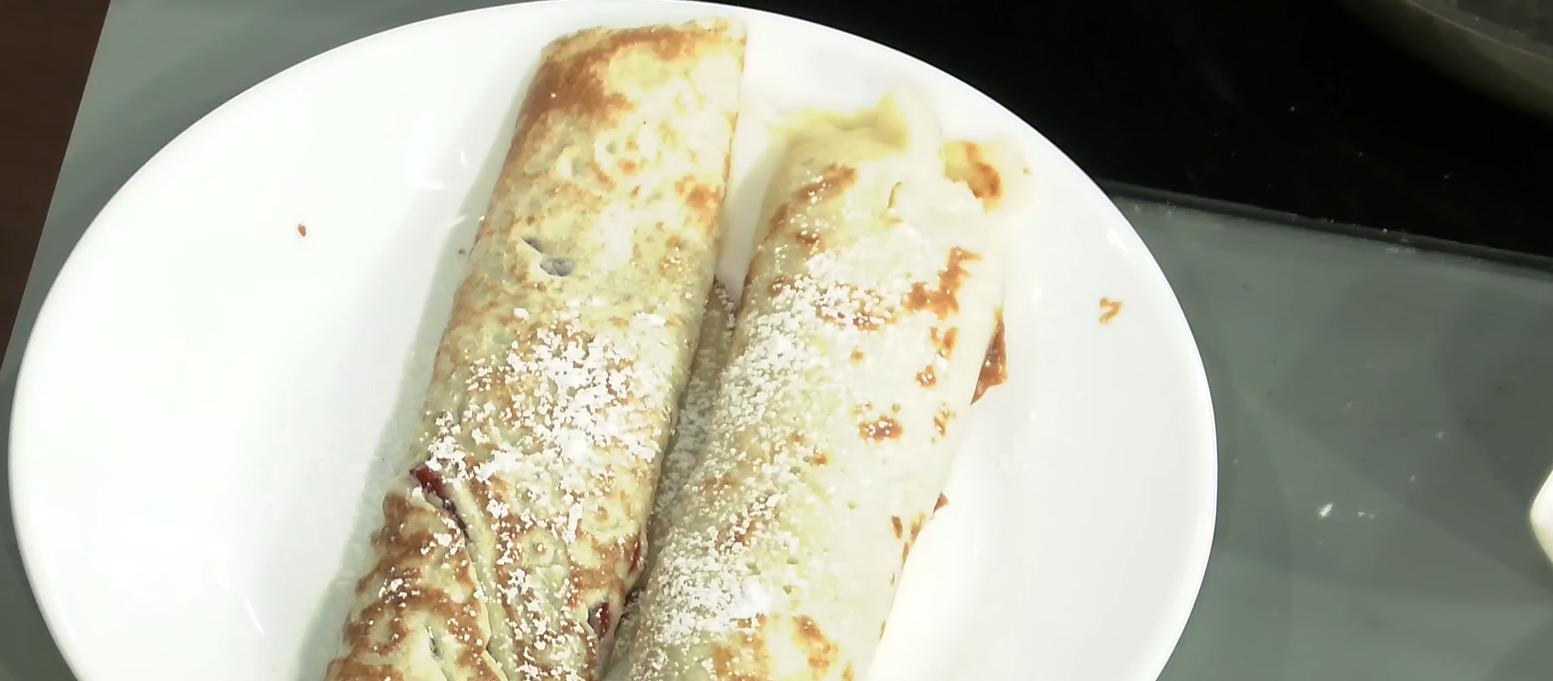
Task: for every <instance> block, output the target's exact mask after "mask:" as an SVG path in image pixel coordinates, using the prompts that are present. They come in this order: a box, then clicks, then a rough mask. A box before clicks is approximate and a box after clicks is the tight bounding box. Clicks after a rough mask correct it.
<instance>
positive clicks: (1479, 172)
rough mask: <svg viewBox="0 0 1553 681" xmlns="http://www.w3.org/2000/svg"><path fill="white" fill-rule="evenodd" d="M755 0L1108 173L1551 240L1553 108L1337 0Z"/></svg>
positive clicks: (1336, 214)
mask: <svg viewBox="0 0 1553 681" xmlns="http://www.w3.org/2000/svg"><path fill="white" fill-rule="evenodd" d="M751 4H754V5H756V6H759V7H761V8H763V9H770V10H773V11H777V12H781V13H785V14H792V15H796V16H799V17H803V18H805V19H810V20H814V21H818V22H821V23H825V24H830V25H832V26H836V27H838V28H842V29H845V30H847V31H851V32H853V33H858V34H860V35H863V36H865V37H868V38H872V39H874V40H877V41H880V42H883V43H885V44H888V45H891V46H893V47H897V48H899V49H902V50H904V51H906V52H909V53H911V54H913V55H915V56H917V57H921V58H923V59H925V60H927V61H929V62H931V63H933V64H935V65H937V66H939V67H941V68H944V69H945V70H947V71H949V72H951V73H953V74H955V75H956V76H959V77H960V78H962V79H963V80H965V81H967V82H969V83H970V84H971V85H974V86H976V87H977V88H979V89H981V90H982V91H984V92H986V93H988V94H990V95H992V96H993V97H994V98H996V99H998V100H999V101H1001V102H1003V103H1004V104H1005V105H1007V106H1009V107H1010V108H1012V109H1013V110H1014V111H1015V112H1017V113H1018V114H1019V115H1021V116H1022V117H1024V118H1025V119H1026V120H1027V121H1029V122H1030V123H1032V124H1033V125H1034V126H1035V127H1036V128H1037V129H1039V130H1040V131H1041V132H1042V133H1044V134H1045V135H1046V136H1047V137H1048V138H1050V139H1051V140H1052V141H1053V142H1055V143H1056V144H1057V146H1059V147H1061V148H1062V149H1063V150H1064V151H1066V152H1067V153H1068V154H1069V155H1070V156H1071V157H1073V159H1074V160H1075V161H1077V162H1078V164H1079V165H1080V166H1082V167H1083V168H1084V169H1085V170H1086V171H1088V172H1089V173H1090V174H1091V175H1094V176H1096V178H1097V179H1100V180H1101V181H1102V184H1103V185H1106V186H1107V187H1106V188H1107V189H1109V190H1112V191H1116V192H1121V193H1140V192H1138V191H1136V189H1137V188H1139V187H1142V188H1150V189H1154V190H1164V191H1166V192H1173V193H1179V194H1185V195H1190V196H1196V197H1206V198H1211V199H1217V200H1220V201H1227V202H1231V203H1237V204H1246V205H1250V206H1257V207H1262V208H1267V209H1271V210H1275V211H1280V212H1286V213H1294V214H1297V215H1300V216H1304V217H1307V218H1319V219H1322V220H1327V221H1334V222H1338V223H1350V224H1356V225H1364V226H1368V227H1372V228H1376V229H1386V230H1393V231H1400V232H1403V233H1411V234H1418V235H1423V236H1430V237H1440V238H1444V239H1448V240H1452V241H1458V242H1464V243H1469V244H1478V245H1482V246H1488V247H1492V248H1498V249H1507V250H1511V251H1520V252H1529V253H1536V254H1540V255H1553V237H1550V235H1549V234H1548V230H1547V229H1545V228H1544V227H1545V226H1546V225H1547V224H1548V222H1549V218H1550V217H1553V163H1549V160H1550V159H1553V122H1549V121H1546V120H1543V119H1539V118H1534V117H1533V116H1531V115H1529V114H1522V113H1521V112H1519V111H1517V110H1511V109H1510V108H1508V107H1506V106H1503V105H1501V104H1499V103H1498V102H1497V101H1495V100H1491V99H1488V98H1486V97H1484V96H1481V95H1479V94H1477V93H1476V92H1475V91H1472V90H1469V89H1467V88H1465V87H1463V86H1461V85H1458V84H1456V83H1455V82H1454V81H1451V80H1448V79H1446V78H1445V77H1443V76H1440V75H1437V74H1436V73H1435V72H1434V71H1433V70H1432V69H1431V68H1430V67H1428V66H1426V65H1424V64H1422V63H1421V62H1417V61H1415V60H1414V59H1412V58H1411V57H1410V56H1409V55H1407V54H1406V53H1404V52H1402V51H1401V50H1400V49H1398V48H1396V47H1394V46H1393V45H1392V44H1391V43H1389V42H1388V41H1387V40H1386V39H1384V38H1383V37H1382V36H1380V35H1379V34H1378V33H1375V32H1373V31H1371V30H1370V28H1369V26H1367V25H1365V24H1362V23H1360V22H1359V21H1358V20H1356V19H1355V18H1354V17H1352V16H1351V15H1349V14H1348V12H1347V11H1346V9H1345V8H1343V7H1342V6H1340V5H1339V4H1338V3H1337V2H1335V1H1334V0H1119V1H1113V2H1094V1H1092V0H1035V1H1030V2H1007V3H1002V2H941V1H940V2H904V3H899V4H897V5H896V7H898V8H900V9H898V10H896V11H891V12H879V11H877V10H864V9H862V6H860V5H856V4H849V3H845V2H827V1H825V0H754V2H752V3H751ZM1128 185H1130V186H1128Z"/></svg>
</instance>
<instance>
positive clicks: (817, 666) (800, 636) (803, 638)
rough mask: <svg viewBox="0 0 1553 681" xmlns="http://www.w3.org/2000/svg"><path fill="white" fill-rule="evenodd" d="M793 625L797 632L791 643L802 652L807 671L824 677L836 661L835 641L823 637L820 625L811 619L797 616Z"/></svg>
mask: <svg viewBox="0 0 1553 681" xmlns="http://www.w3.org/2000/svg"><path fill="white" fill-rule="evenodd" d="M793 624H794V625H795V628H796V629H797V630H798V631H797V632H796V635H795V636H794V637H793V642H794V643H797V644H798V648H799V649H800V650H803V651H804V655H805V656H806V657H807V658H808V661H809V669H810V670H811V671H813V672H815V673H816V674H819V675H820V676H824V675H825V672H826V671H827V670H829V669H830V666H831V665H832V664H834V663H835V661H836V643H835V641H832V640H830V638H828V637H826V636H825V632H823V631H820V625H819V624H818V623H816V622H815V621H814V618H813V617H809V616H808V615H799V616H798V617H797V618H795V619H794V620H793Z"/></svg>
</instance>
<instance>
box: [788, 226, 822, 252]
mask: <svg viewBox="0 0 1553 681" xmlns="http://www.w3.org/2000/svg"><path fill="white" fill-rule="evenodd" d="M793 238H794V239H796V240H798V243H799V244H801V245H803V247H804V248H807V249H809V250H811V251H815V250H819V245H820V233H819V232H816V231H814V230H812V229H800V230H798V233H797V234H794V235H793Z"/></svg>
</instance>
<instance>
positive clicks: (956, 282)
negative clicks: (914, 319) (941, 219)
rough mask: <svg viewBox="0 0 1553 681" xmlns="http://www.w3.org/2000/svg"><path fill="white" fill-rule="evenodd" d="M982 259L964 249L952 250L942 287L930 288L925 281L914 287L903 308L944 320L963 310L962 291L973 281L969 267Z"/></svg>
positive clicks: (941, 272)
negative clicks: (961, 306) (963, 287)
mask: <svg viewBox="0 0 1553 681" xmlns="http://www.w3.org/2000/svg"><path fill="white" fill-rule="evenodd" d="M980 259H981V256H979V255H976V254H975V253H972V252H970V251H967V250H965V249H963V248H959V247H955V248H951V249H949V262H948V263H946V264H945V265H944V269H942V270H939V272H938V287H937V288H928V285H927V282H922V281H919V282H917V283H915V284H912V285H911V290H910V291H908V292H906V294H905V295H904V296H903V297H902V299H901V307H903V308H905V309H907V310H911V311H913V312H916V311H925V312H931V313H933V314H934V315H936V316H937V317H938V318H939V319H940V320H943V319H948V318H949V315H951V314H954V313H955V312H958V311H959V310H960V299H959V294H960V288H961V287H962V286H964V285H965V280H966V279H967V278H968V277H970V272H968V271H966V269H965V263H969V262H975V261H977V260H980Z"/></svg>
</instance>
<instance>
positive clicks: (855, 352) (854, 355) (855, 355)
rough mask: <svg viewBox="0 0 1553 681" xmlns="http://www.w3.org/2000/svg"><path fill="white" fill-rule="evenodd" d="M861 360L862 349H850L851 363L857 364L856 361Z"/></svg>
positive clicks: (859, 361)
mask: <svg viewBox="0 0 1553 681" xmlns="http://www.w3.org/2000/svg"><path fill="white" fill-rule="evenodd" d="M862 361H863V351H862V350H853V351H852V363H853V364H858V363H861V362H862Z"/></svg>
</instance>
